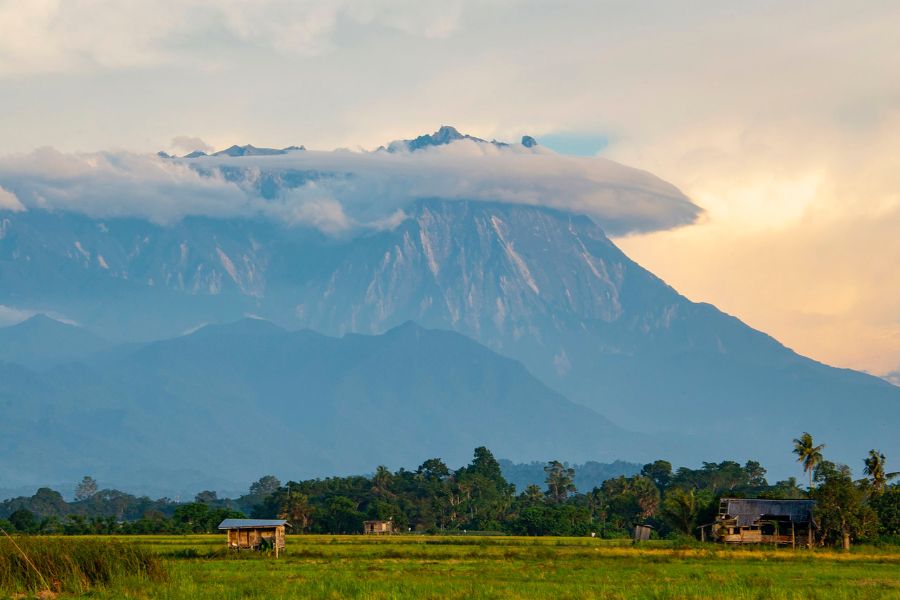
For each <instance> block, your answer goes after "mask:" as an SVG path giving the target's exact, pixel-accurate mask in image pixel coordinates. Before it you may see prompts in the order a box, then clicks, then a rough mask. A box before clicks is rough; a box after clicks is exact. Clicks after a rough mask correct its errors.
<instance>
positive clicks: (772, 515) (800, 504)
mask: <svg viewBox="0 0 900 600" xmlns="http://www.w3.org/2000/svg"><path fill="white" fill-rule="evenodd" d="M814 506H815V501H813V500H765V499H757V498H722V500H721V501H720V503H719V514H718V516H717V517H716V520H715V522H713V523H709V524H707V525H703V526H701V527H700V537H701V539H703V540H706V539H711V540H713V541H717V542H723V543H725V544H782V545H790V546H792V547H797V546H812V544H813V533H814V531H815V527H816V524H815V521H814V520H813V507H814Z"/></svg>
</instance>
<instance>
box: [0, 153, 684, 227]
mask: <svg viewBox="0 0 900 600" xmlns="http://www.w3.org/2000/svg"><path fill="white" fill-rule="evenodd" d="M267 182H268V183H272V182H274V185H275V186H276V187H277V191H276V192H275V193H268V194H267V193H264V191H263V190H264V188H265V189H269V188H271V186H270V185H268V183H267ZM0 183H2V184H3V185H4V186H6V187H7V188H8V189H9V190H12V191H13V192H14V193H15V194H16V195H17V196H18V198H19V200H20V201H21V202H22V203H23V204H24V205H25V206H26V207H29V208H34V209H47V210H68V211H77V212H81V213H84V214H87V215H91V216H95V217H124V216H135V217H141V218H146V219H149V220H152V221H154V222H157V223H169V222H172V221H176V220H178V219H181V218H184V217H186V216H190V215H206V216H213V217H223V218H228V217H238V216H260V215H261V216H264V217H267V218H272V219H278V220H281V221H283V222H285V223H288V224H300V223H302V224H306V225H311V226H314V227H317V228H319V229H322V230H323V231H325V232H327V233H336V232H339V231H347V230H351V229H354V228H361V227H376V228H378V227H389V226H396V223H397V221H398V219H399V218H402V215H403V212H402V211H403V208H404V207H405V206H407V205H408V204H409V203H410V202H412V201H414V200H416V199H419V198H447V199H466V200H476V201H491V202H511V203H517V204H532V205H541V206H548V207H553V208H557V209H560V210H566V211H570V212H574V213H578V214H587V215H589V216H591V217H593V218H594V219H595V220H597V221H598V223H600V224H601V225H602V226H603V227H604V228H606V229H607V230H608V231H610V232H612V233H626V232H634V231H653V230H658V229H668V228H671V227H678V226H680V225H685V224H688V223H691V222H693V221H694V220H695V219H696V218H697V216H698V215H699V213H700V210H699V209H698V208H697V207H696V206H695V205H694V204H692V203H691V202H690V200H688V199H687V198H686V197H685V196H684V195H683V194H682V193H681V192H679V191H678V190H677V189H676V188H675V187H674V186H672V185H670V184H668V183H666V182H664V181H662V180H660V179H659V178H657V177H654V176H653V175H650V174H649V173H646V172H644V171H640V170H637V169H632V168H630V167H626V166H624V165H620V164H618V163H615V162H613V161H610V160H607V159H604V158H580V157H567V156H560V155H557V154H555V153H553V152H550V151H548V150H544V149H525V148H523V147H520V146H511V147H508V148H499V147H496V146H494V145H491V144H482V143H476V142H470V141H461V142H456V143H453V144H450V145H447V146H440V147H434V148H429V149H427V150H424V151H418V152H413V153H408V152H407V153H396V154H393V153H387V152H383V151H378V152H345V151H344V152H316V151H306V152H293V153H289V154H286V155H276V156H253V157H239V158H229V157H204V158H199V159H193V160H182V159H176V160H171V159H161V158H158V157H156V156H147V155H140V154H133V153H127V152H101V153H90V154H83V153H82V154H68V153H62V152H58V151H56V150H53V149H50V148H44V149H40V150H37V151H35V152H32V153H29V154H25V155H15V156H9V157H6V158H0Z"/></svg>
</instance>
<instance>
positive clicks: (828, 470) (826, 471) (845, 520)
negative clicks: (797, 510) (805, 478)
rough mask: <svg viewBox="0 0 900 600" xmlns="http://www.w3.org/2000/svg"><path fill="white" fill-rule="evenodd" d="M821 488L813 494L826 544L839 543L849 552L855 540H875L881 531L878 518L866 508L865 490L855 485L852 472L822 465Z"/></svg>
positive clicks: (818, 477) (819, 469)
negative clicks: (877, 533) (851, 543)
mask: <svg viewBox="0 0 900 600" xmlns="http://www.w3.org/2000/svg"><path fill="white" fill-rule="evenodd" d="M815 479H816V482H818V483H819V487H818V488H816V489H815V490H814V492H813V494H812V495H813V498H814V499H815V501H816V508H815V514H816V520H817V521H818V523H819V531H820V533H821V536H822V541H823V542H825V541H830V542H832V543H836V542H837V541H838V540H840V541H841V546H842V547H843V548H844V549H845V550H848V549H849V548H850V541H851V540H852V539H854V538H856V539H858V538H865V537H869V536H872V535H874V534H875V533H876V531H877V529H878V516H877V515H876V514H875V511H874V510H872V508H871V507H869V506H868V505H867V504H866V493H865V489H864V488H863V487H861V486H859V485H857V484H855V483H854V481H853V477H852V476H851V473H850V468H849V467H847V466H846V465H835V464H834V463H831V462H829V461H822V462H820V463H819V465H818V467H817V468H816V474H815Z"/></svg>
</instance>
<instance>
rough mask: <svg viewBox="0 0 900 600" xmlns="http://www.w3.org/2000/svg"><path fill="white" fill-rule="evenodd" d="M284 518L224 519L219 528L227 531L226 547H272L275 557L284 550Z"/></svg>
mask: <svg viewBox="0 0 900 600" xmlns="http://www.w3.org/2000/svg"><path fill="white" fill-rule="evenodd" d="M290 526H291V524H290V523H288V522H287V521H285V520H284V519H225V520H224V521H222V522H221V523H219V530H220V531H226V532H227V536H228V537H227V542H228V547H229V548H232V549H234V550H241V549H250V550H262V549H265V548H273V549H274V550H275V557H276V558H277V557H278V554H279V553H280V552H281V551H282V550H284V528H285V527H290Z"/></svg>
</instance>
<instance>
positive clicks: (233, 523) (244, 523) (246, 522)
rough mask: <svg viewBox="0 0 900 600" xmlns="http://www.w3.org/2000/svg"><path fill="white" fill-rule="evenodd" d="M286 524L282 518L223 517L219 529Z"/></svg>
mask: <svg viewBox="0 0 900 600" xmlns="http://www.w3.org/2000/svg"><path fill="white" fill-rule="evenodd" d="M279 525H288V522H287V521H285V520H284V519H225V520H224V521H222V522H221V523H219V529H248V528H253V527H278V526H279Z"/></svg>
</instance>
